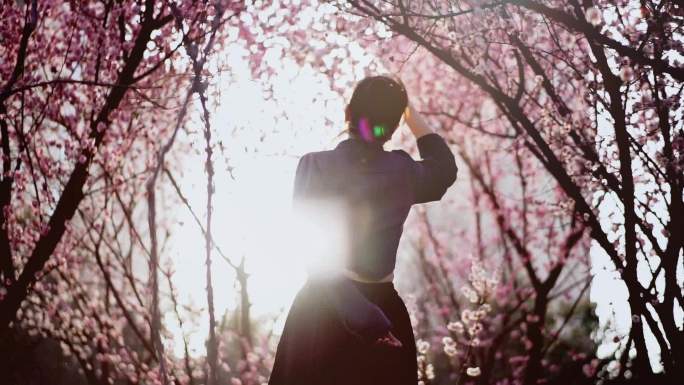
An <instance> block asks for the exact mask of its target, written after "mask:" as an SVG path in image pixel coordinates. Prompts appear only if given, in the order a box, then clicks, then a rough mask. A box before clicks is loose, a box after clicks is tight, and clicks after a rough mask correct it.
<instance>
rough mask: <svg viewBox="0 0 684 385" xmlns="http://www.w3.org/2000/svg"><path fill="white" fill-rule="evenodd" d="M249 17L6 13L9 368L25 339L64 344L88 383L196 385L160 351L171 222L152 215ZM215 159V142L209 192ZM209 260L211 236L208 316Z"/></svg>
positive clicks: (218, 12) (162, 7)
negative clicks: (180, 144)
mask: <svg viewBox="0 0 684 385" xmlns="http://www.w3.org/2000/svg"><path fill="white" fill-rule="evenodd" d="M243 9H244V5H243V4H242V2H225V1H219V2H208V3H196V2H180V3H176V2H155V1H153V0H148V1H144V2H140V1H130V2H117V3H112V2H91V3H81V2H65V3H60V2H56V3H51V2H38V1H36V0H34V1H31V2H27V3H23V2H17V3H16V4H9V5H6V6H3V7H2V9H1V10H0V15H1V18H2V20H3V21H4V22H3V27H2V30H1V37H2V41H3V44H2V47H1V48H0V54H1V55H2V57H3V58H5V60H3V61H2V62H1V63H0V73H1V74H2V76H1V78H2V79H3V82H2V84H1V85H0V128H1V131H0V143H1V148H2V167H3V173H2V179H1V180H0V206H1V207H2V210H1V211H0V224H1V226H0V250H1V251H0V278H1V281H0V352H2V360H1V361H2V362H3V365H10V367H11V366H12V365H13V364H21V363H20V362H19V363H18V362H16V360H13V359H12V358H11V357H12V355H11V354H10V352H13V350H16V349H15V347H16V346H17V344H18V343H19V342H20V341H18V338H19V337H18V336H20V335H21V334H22V333H21V331H22V330H26V331H28V334H29V336H32V337H35V336H39V337H41V338H44V339H48V338H49V339H52V340H54V341H57V342H59V343H60V345H61V349H62V352H63V353H62V354H63V355H65V356H73V357H74V359H75V361H76V362H77V363H78V365H79V370H80V371H81V372H82V373H83V374H84V376H85V378H86V379H87V380H88V381H89V382H90V383H103V384H104V383H113V382H114V381H116V380H126V381H130V382H133V383H138V382H145V383H169V382H171V381H174V382H177V383H178V382H187V381H189V382H190V383H192V382H193V375H194V374H193V373H194V370H193V366H194V364H193V363H192V362H191V361H192V360H191V359H190V358H189V357H188V355H187V346H186V359H185V362H184V364H181V363H180V362H171V361H169V360H168V357H167V356H166V355H165V354H164V351H163V344H162V342H161V341H162V335H163V334H165V333H166V332H165V330H164V328H163V327H162V323H161V313H160V310H159V306H160V305H159V302H160V299H159V297H160V282H159V281H160V276H161V275H164V276H166V277H167V278H169V277H170V275H172V270H171V268H170V267H163V266H160V264H161V262H160V258H159V254H160V252H159V248H160V246H159V244H160V242H158V240H157V238H158V235H157V234H158V232H159V231H160V227H161V228H163V227H164V226H165V221H164V220H163V218H162V219H159V215H158V214H157V213H156V211H155V207H156V199H155V191H156V190H157V189H158V188H157V184H156V181H157V176H158V175H159V174H160V173H161V171H162V170H164V169H166V168H167V165H166V164H165V155H166V153H167V152H168V151H169V150H170V148H171V146H172V145H173V142H174V138H175V136H176V133H177V132H178V131H179V129H180V128H182V127H183V125H184V124H185V123H186V121H187V115H188V114H187V111H188V107H189V105H190V103H191V102H192V101H193V99H192V97H193V96H194V95H199V96H200V97H199V99H200V102H201V104H202V106H204V105H205V103H204V102H205V93H206V81H205V80H204V77H206V76H207V69H206V64H207V62H208V60H209V59H210V58H211V55H212V54H213V53H214V52H215V50H216V48H217V47H220V46H221V44H222V43H221V42H222V41H223V40H224V39H225V35H224V34H223V32H222V31H223V30H224V29H223V28H222V27H223V26H224V25H225V24H226V23H228V22H230V21H231V20H235V16H238V15H239V14H240V12H241V11H242V10H243ZM217 42H218V43H217ZM183 52H184V53H185V57H184V59H185V60H179V59H180V58H182V57H183V55H182V53H183ZM184 89H185V90H187V92H185V93H183V92H181V93H180V94H178V91H179V90H184ZM204 112H205V113H206V108H205V109H204ZM159 138H168V139H167V140H166V141H164V142H163V143H160V141H159ZM211 146H212V144H211V136H210V135H208V136H207V169H208V175H209V177H208V185H209V191H211V183H212V179H211V172H210V169H211V167H210V166H211V161H212V159H211ZM169 175H170V174H169ZM141 181H142V182H145V181H147V183H146V184H145V187H146V188H145V189H142V188H140V186H141V183H140V182H141ZM145 196H147V198H148V199H147V205H146V206H143V205H140V204H139V202H140V201H141V200H142V201H144V199H141V198H144V197H145ZM207 204H208V207H209V208H210V207H211V193H209V196H208V200H207ZM145 213H147V218H148V221H147V222H148V225H149V226H148V232H147V233H146V232H145V229H144V228H143V226H141V224H142V223H145V222H144V221H143V220H141V217H140V216H141V214H145ZM143 218H144V215H143ZM160 223H161V224H160ZM208 223H209V224H210V223H211V216H210V215H209V216H208ZM207 231H210V226H207ZM209 234H210V233H209ZM211 246H212V241H211V236H210V235H208V236H207V259H206V262H207V278H208V279H207V293H208V296H207V297H208V305H209V308H210V310H213V309H212V305H213V302H212V298H211V274H210V272H211V251H210V249H211ZM143 261H144V262H145V263H146V264H147V267H148V268H147V273H148V278H147V279H145V278H144V277H143V276H141V274H140V266H141V262H143ZM236 267H237V266H236ZM168 282H169V289H170V293H169V296H170V299H171V302H172V303H173V304H174V308H175V309H176V314H179V313H178V309H177V302H176V300H175V296H176V294H175V293H174V290H173V285H172V283H171V280H170V279H169V280H168ZM148 298H151V299H148ZM210 313H212V312H211V311H210ZM178 321H179V322H180V323H181V327H182V323H183V320H182V319H181V317H180V316H179V317H178ZM186 321H187V320H186ZM212 321H214V320H213V319H212ZM210 328H211V330H212V331H213V330H216V329H217V328H218V327H217V325H215V323H213V322H212V324H211V325H210ZM212 334H213V333H212ZM218 345H219V344H218V342H217V341H216V337H215V335H211V336H210V341H209V346H210V349H209V351H210V352H211V353H212V354H210V355H209V356H210V357H208V371H207V372H206V373H207V377H208V381H207V382H208V383H216V382H218V379H219V377H221V376H222V375H221V374H220V373H219V366H220V365H219V361H220V354H219V346H218ZM223 377H225V375H223ZM17 381H21V380H20V379H19V380H17Z"/></svg>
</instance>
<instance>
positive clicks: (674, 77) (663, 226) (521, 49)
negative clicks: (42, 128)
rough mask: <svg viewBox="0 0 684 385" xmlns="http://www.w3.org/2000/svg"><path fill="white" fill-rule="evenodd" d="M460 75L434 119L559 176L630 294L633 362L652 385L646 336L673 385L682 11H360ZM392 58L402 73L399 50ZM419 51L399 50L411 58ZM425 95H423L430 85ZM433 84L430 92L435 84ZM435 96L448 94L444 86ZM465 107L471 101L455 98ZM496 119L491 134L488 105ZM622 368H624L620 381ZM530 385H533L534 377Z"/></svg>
mask: <svg viewBox="0 0 684 385" xmlns="http://www.w3.org/2000/svg"><path fill="white" fill-rule="evenodd" d="M351 3H352V4H353V6H354V9H355V10H354V12H356V13H360V14H362V15H365V16H369V17H372V18H373V19H375V20H376V21H377V22H379V23H380V24H381V25H383V26H384V27H385V28H388V29H390V30H391V31H393V32H394V33H395V34H396V35H401V36H402V37H403V39H406V41H408V42H407V43H405V44H404V47H406V48H410V49H411V50H414V51H416V55H417V56H420V55H424V54H427V53H429V54H430V55H431V56H432V57H433V58H434V59H436V60H437V61H439V62H440V64H441V65H439V66H435V67H433V70H432V71H423V72H422V76H423V78H424V79H425V77H427V76H436V77H437V78H441V79H443V78H446V77H448V74H453V75H452V76H451V77H450V78H453V82H452V85H451V87H450V88H448V89H446V90H444V92H445V93H446V94H450V95H452V99H444V98H443V99H442V100H443V102H442V103H443V104H442V105H440V106H439V107H438V108H434V109H433V108H432V106H431V109H432V110H433V111H439V112H442V113H444V114H445V115H446V116H451V117H454V118H458V119H459V120H461V123H462V124H463V125H467V126H471V127H472V126H474V128H476V129H477V130H478V131H479V132H480V133H482V134H483V135H486V136H489V137H492V138H498V139H499V140H500V141H501V142H503V143H508V144H509V145H510V146H512V147H513V148H518V149H521V150H522V149H524V150H525V152H526V153H527V154H529V155H532V156H533V157H534V158H536V160H537V161H538V162H539V163H540V164H541V165H542V166H543V167H544V169H545V170H546V171H547V172H548V174H549V175H551V176H552V177H553V178H554V179H555V181H556V183H557V185H558V188H559V190H560V191H561V192H562V193H563V196H564V198H563V204H562V207H564V208H565V209H566V210H570V211H571V212H574V213H575V214H574V215H575V216H576V217H577V218H576V219H575V221H576V222H578V224H579V226H583V227H586V228H587V229H588V231H589V233H590V234H591V237H592V238H593V240H594V241H595V242H596V244H597V245H598V246H599V248H600V251H601V252H602V253H604V254H605V255H606V256H607V258H609V260H610V261H611V263H612V266H613V268H614V276H615V277H616V278H618V279H619V280H621V281H622V282H623V283H624V286H625V288H626V290H627V292H628V301H627V302H628V305H629V309H630V312H631V314H632V319H633V322H632V327H631V330H630V332H629V334H628V335H626V336H623V338H622V339H621V340H620V344H619V346H618V349H619V350H620V351H622V352H623V356H624V357H625V358H624V359H622V360H621V362H623V363H624V362H626V361H627V360H628V355H629V351H630V350H631V349H634V350H635V352H636V357H634V367H633V370H632V372H633V373H634V374H635V375H637V376H648V375H649V374H650V373H652V368H651V366H650V365H649V361H648V348H647V345H646V337H645V335H646V333H650V334H652V335H653V336H654V337H655V340H656V341H657V345H658V348H659V350H660V363H661V364H662V367H663V369H664V370H665V372H666V373H672V372H673V370H674V368H675V367H677V365H678V363H681V362H682V357H684V356H683V354H684V353H683V352H684V350H683V349H684V345H682V342H683V341H684V338H683V337H684V331H683V330H682V325H681V322H679V321H678V319H679V320H681V314H682V308H683V305H684V299H683V297H682V283H681V282H680V280H678V278H677V270H678V269H681V265H682V257H681V254H682V247H683V239H682V233H681V231H677V230H676V229H679V228H681V220H682V219H681V218H684V216H683V211H682V210H684V205H683V203H682V199H683V197H682V187H683V182H684V181H683V178H682V175H683V172H682V159H683V157H684V154H683V153H682V143H684V132H683V131H682V129H683V128H682V123H681V122H682V120H681V115H682V107H681V104H680V103H679V94H680V92H681V89H682V87H681V83H682V80H684V73H683V72H682V67H681V64H680V62H679V60H680V57H679V56H678V54H677V52H681V50H682V46H681V45H682V37H681V22H682V9H681V7H680V6H678V5H677V4H675V3H674V2H640V3H639V2H629V1H621V2H617V3H615V2H576V1H554V2H537V1H516V2H507V1H503V2H492V3H491V4H482V3H480V2H477V1H473V2H460V3H458V4H455V5H454V4H450V3H439V4H433V3H431V2H410V3H404V2H402V1H398V2H382V3H380V2H377V3H376V2H372V1H352V2H351ZM384 46H385V47H390V50H389V52H386V53H385V54H386V55H393V57H390V58H389V59H390V60H392V59H394V60H397V56H399V54H398V53H396V52H392V50H393V49H397V46H396V45H391V44H386V45H384ZM411 50H407V49H405V50H404V53H406V54H410V53H411ZM423 83H425V82H423ZM433 84H434V83H433ZM435 87H440V88H441V87H444V86H437V85H435ZM458 94H460V95H461V96H463V95H467V96H468V97H461V98H459V97H458ZM487 103H491V105H492V109H493V110H494V111H495V112H494V113H493V114H492V116H490V118H489V120H488V121H487V124H482V116H481V115H480V114H479V112H478V111H479V110H481V107H482V104H487ZM624 370H625V368H624V367H623V368H620V369H619V374H623V373H624ZM525 378H526V379H527V380H528V381H526V382H528V383H532V382H529V381H531V380H532V379H533V378H532V377H530V376H529V375H527V376H525Z"/></svg>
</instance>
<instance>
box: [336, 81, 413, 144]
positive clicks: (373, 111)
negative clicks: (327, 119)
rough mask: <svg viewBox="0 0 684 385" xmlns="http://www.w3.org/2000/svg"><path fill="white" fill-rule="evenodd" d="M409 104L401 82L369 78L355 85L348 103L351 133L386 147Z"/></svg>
mask: <svg viewBox="0 0 684 385" xmlns="http://www.w3.org/2000/svg"><path fill="white" fill-rule="evenodd" d="M407 104H408V96H407V94H406V89H404V86H403V85H402V84H401V83H400V82H399V81H397V80H395V79H392V78H391V77H389V76H385V75H379V76H369V77H367V78H365V79H363V80H361V81H360V82H359V83H358V84H357V85H356V88H354V93H353V94H352V97H351V100H350V101H349V106H348V114H349V115H348V119H349V122H348V123H349V132H350V133H351V134H355V135H357V136H360V137H361V138H362V139H364V140H365V141H367V142H373V143H380V144H381V143H384V142H386V141H387V140H389V138H391V137H392V134H393V133H394V131H395V130H396V129H397V126H399V120H401V115H402V114H403V113H404V110H405V109H406V106H407Z"/></svg>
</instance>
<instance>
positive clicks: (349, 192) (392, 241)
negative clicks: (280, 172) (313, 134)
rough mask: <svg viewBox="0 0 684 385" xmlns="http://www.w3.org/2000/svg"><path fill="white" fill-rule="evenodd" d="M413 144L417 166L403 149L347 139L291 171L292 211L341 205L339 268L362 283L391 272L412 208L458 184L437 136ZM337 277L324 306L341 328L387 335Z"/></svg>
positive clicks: (382, 323)
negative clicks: (328, 305)
mask: <svg viewBox="0 0 684 385" xmlns="http://www.w3.org/2000/svg"><path fill="white" fill-rule="evenodd" d="M417 145H418V150H419V153H420V156H421V158H422V160H419V161H416V160H414V159H413V158H411V156H410V155H409V154H407V153H406V152H405V151H403V150H394V151H385V150H384V149H383V148H382V147H380V146H378V145H375V144H370V143H367V142H364V141H363V140H362V139H360V138H354V137H352V138H349V139H345V140H343V141H342V142H340V143H339V144H338V145H337V146H336V147H335V148H334V149H333V150H329V151H318V152H311V153H308V154H305V155H304V156H303V157H302V158H301V159H300V161H299V164H298V166H297V172H296V176H295V184H294V194H293V204H294V209H295V210H299V209H302V208H303V207H304V206H302V205H306V204H307V203H308V202H312V201H317V200H326V199H328V200H331V199H334V200H336V201H338V202H339V203H342V205H341V207H344V211H345V212H344V215H343V216H342V217H343V218H344V224H343V226H344V228H345V229H346V233H347V241H346V244H345V245H344V246H345V250H347V253H346V255H345V265H346V267H347V268H348V269H350V270H352V271H354V272H356V273H357V274H359V275H361V276H362V277H365V278H367V279H370V280H378V279H381V278H383V277H385V276H387V275H388V274H390V273H391V272H392V271H393V270H394V266H395V262H396V253H397V247H398V245H399V239H400V237H401V233H402V230H403V225H404V221H405V220H406V217H407V216H408V213H409V209H410V208H411V206H412V205H413V204H416V203H425V202H431V201H437V200H439V199H441V198H442V196H443V195H444V193H445V192H446V190H447V188H449V186H451V185H452V184H453V183H454V181H455V180H456V174H457V167H456V162H455V160H454V155H453V153H452V152H451V150H450V149H449V147H448V146H447V144H446V142H445V141H444V139H443V138H442V137H441V136H439V135H438V134H436V133H430V134H427V135H424V136H422V137H420V138H418V140H417ZM321 257H324V256H321ZM338 278H339V279H336V280H335V282H336V283H335V285H333V286H332V287H334V288H335V290H334V291H333V292H331V293H330V295H332V297H331V298H330V300H331V303H333V304H334V306H335V307H336V309H337V310H338V313H339V315H340V317H341V318H342V320H343V321H344V323H345V325H347V326H348V327H349V328H350V329H351V331H353V332H356V333H357V334H359V335H361V336H362V337H364V338H376V337H377V336H378V335H380V334H383V333H384V332H386V331H387V330H388V329H389V322H388V321H387V320H386V318H385V319H384V320H383V319H382V318H383V317H382V315H381V314H377V313H378V310H377V309H373V306H374V305H373V304H371V303H369V302H368V301H365V298H363V297H362V296H361V295H360V294H358V293H356V292H355V288H354V286H353V285H351V284H348V283H345V282H346V280H345V279H342V278H341V277H338ZM380 313H381V312H380Z"/></svg>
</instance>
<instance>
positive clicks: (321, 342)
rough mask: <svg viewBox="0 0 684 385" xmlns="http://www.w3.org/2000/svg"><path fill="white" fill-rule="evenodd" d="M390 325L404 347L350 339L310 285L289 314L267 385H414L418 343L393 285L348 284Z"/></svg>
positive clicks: (311, 283)
mask: <svg viewBox="0 0 684 385" xmlns="http://www.w3.org/2000/svg"><path fill="white" fill-rule="evenodd" d="M352 282H354V284H355V285H356V286H357V287H358V288H359V290H360V291H361V293H363V295H364V296H365V297H366V298H368V300H369V301H371V302H373V303H374V304H376V305H377V306H378V307H380V309H382V311H383V312H384V313H385V315H386V316H387V317H388V318H389V319H390V321H391V322H392V333H393V334H394V335H395V336H396V337H397V338H398V339H399V340H400V341H401V343H402V347H401V348H395V347H389V346H383V345H374V344H371V343H369V342H366V341H363V340H361V339H359V338H357V337H355V336H354V335H352V334H351V333H350V332H349V331H347V329H345V327H344V326H343V324H342V322H341V321H340V320H339V319H338V317H337V316H336V314H335V311H334V309H333V308H332V307H331V305H330V301H329V299H326V298H325V297H324V296H323V295H322V294H321V293H322V292H324V290H321V288H320V286H319V285H324V284H326V283H325V282H321V281H315V280H309V281H308V282H307V283H306V284H305V285H304V287H303V288H302V289H301V290H300V291H299V293H298V294H297V296H296V297H295V300H294V302H293V304H292V307H291V308H290V312H289V313H288V316H287V319H286V321H285V328H284V329H283V334H282V336H281V337H280V342H279V343H278V348H277V351H276V356H275V362H274V365H273V371H272V373H271V378H270V380H269V382H268V383H269V385H371V384H372V385H416V383H417V382H418V374H417V373H418V369H417V364H416V343H415V339H414V336H413V329H412V328H411V321H410V318H409V314H408V311H407V310H406V306H405V305H404V302H403V301H402V300H401V298H400V297H399V294H398V293H397V292H396V290H395V289H394V285H393V284H392V283H391V282H387V283H361V282H356V281H352Z"/></svg>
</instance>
